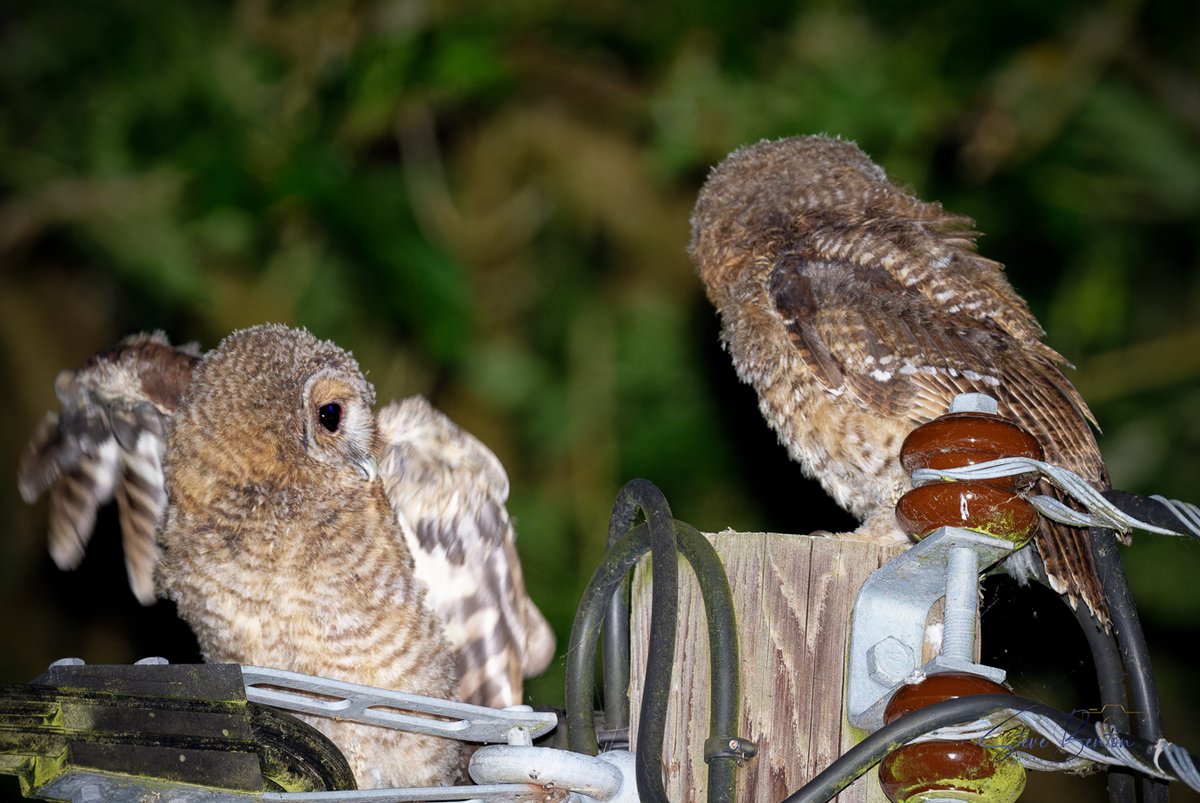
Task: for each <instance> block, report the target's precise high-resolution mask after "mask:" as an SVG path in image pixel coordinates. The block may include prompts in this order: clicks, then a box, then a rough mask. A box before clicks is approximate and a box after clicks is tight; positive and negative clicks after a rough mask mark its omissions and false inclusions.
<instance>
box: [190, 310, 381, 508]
mask: <svg viewBox="0 0 1200 803" xmlns="http://www.w3.org/2000/svg"><path fill="white" fill-rule="evenodd" d="M374 404H375V390H374V388H373V387H372V386H371V384H370V383H369V382H368V381H367V380H366V378H365V377H364V376H363V374H362V371H361V370H360V369H359V367H358V363H357V362H356V361H355V359H354V357H352V356H351V355H350V354H349V352H347V351H345V350H344V349H342V348H340V347H338V346H337V345H335V344H333V343H331V342H329V341H325V340H318V339H317V338H316V337H314V336H313V335H312V334H310V333H309V332H307V331H305V330H302V329H292V328H290V327H287V326H283V325H280V324H265V325H262V326H255V327H251V328H249V329H242V330H240V331H237V332H234V333H233V334H231V335H229V336H228V337H226V338H225V339H224V340H223V341H222V342H221V344H220V345H219V346H218V347H217V348H216V349H214V350H213V351H211V352H209V353H208V354H207V355H206V356H205V357H204V360H203V361H202V362H201V363H200V365H199V366H197V368H196V371H195V373H194V374H193V377H192V382H191V384H190V386H189V387H188V391H187V393H186V394H185V395H184V397H183V399H182V401H181V402H180V407H179V411H178V413H177V414H176V416H175V418H174V420H173V421H172V424H171V431H170V434H169V446H168V461H169V462H171V463H174V464H175V465H174V466H173V467H172V469H173V470H179V469H180V468H181V465H180V464H186V463H187V462H191V463H193V464H195V468H196V469H197V470H199V471H210V472H216V476H214V480H215V479H216V477H217V476H219V475H220V474H223V473H225V471H224V470H228V471H229V473H230V474H231V475H233V476H237V477H244V478H247V479H249V478H251V477H254V478H257V479H258V481H260V482H264V483H267V484H270V483H271V481H272V480H274V479H279V478H280V476H281V475H282V474H285V473H286V474H291V473H294V472H319V473H321V474H322V475H326V476H328V478H329V479H331V480H332V479H334V478H339V479H343V480H346V479H362V480H367V481H373V480H374V479H375V476H376V472H377V468H376V462H375V461H376V458H375V452H376V433H375V414H374V411H373V407H374ZM185 470H186V469H185Z"/></svg>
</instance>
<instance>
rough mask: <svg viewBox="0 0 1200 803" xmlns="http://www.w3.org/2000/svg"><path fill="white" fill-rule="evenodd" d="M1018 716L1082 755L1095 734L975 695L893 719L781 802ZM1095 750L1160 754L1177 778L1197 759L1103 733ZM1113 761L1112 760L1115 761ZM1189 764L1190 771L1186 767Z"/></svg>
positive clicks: (821, 791)
mask: <svg viewBox="0 0 1200 803" xmlns="http://www.w3.org/2000/svg"><path fill="white" fill-rule="evenodd" d="M1002 711H1004V712H1018V713H1020V714H1023V715H1033V716H1036V717H1041V718H1043V719H1046V720H1050V721H1051V722H1053V723H1055V724H1056V725H1058V726H1059V727H1060V728H1062V729H1063V731H1064V733H1065V734H1066V735H1068V736H1069V737H1070V739H1071V741H1070V742H1069V743H1068V742H1067V740H1064V744H1062V745H1060V746H1061V747H1063V749H1064V750H1066V749H1068V748H1072V749H1076V750H1078V751H1079V752H1083V747H1084V744H1085V742H1084V741H1083V740H1080V739H1079V734H1081V733H1085V732H1087V731H1088V729H1094V728H1095V726H1094V725H1093V724H1092V723H1089V722H1085V721H1084V720H1081V719H1077V718H1076V717H1073V716H1070V715H1068V714H1065V713H1063V712H1061V711H1058V710H1056V709H1053V708H1050V707H1049V706H1046V705H1043V704H1041V703H1038V702H1035V701H1033V700H1029V699H1027V698H1024V697H1018V696H1016V695H1009V694H979V695H973V696H969V697H959V698H956V699H953V700H943V701H942V702H939V703H934V704H932V705H929V706H926V707H924V708H920V709H917V710H916V711H912V712H910V713H908V714H905V715H903V716H901V717H897V718H896V719H894V720H892V721H891V722H889V723H888V724H886V725H884V726H883V727H882V728H880V729H879V730H877V731H875V732H874V733H872V734H871V735H870V736H868V737H867V738H865V739H864V740H863V741H861V742H859V743H858V744H857V745H855V746H854V747H852V748H850V749H849V750H847V751H846V752H845V753H843V754H842V755H841V756H840V757H839V758H838V759H837V760H835V761H834V762H833V763H832V764H830V765H829V766H828V767H826V768H825V769H824V770H823V771H822V772H820V773H819V774H817V775H816V776H815V777H813V778H812V780H810V781H809V782H808V783H806V784H805V785H804V786H803V787H801V788H800V789H798V790H796V791H795V792H794V793H792V794H791V795H789V796H788V797H787V798H785V799H784V801H783V803H824V801H828V800H831V799H833V797H834V796H836V795H837V794H838V793H839V792H841V791H843V790H844V789H846V787H848V786H850V784H852V783H854V781H855V780H857V779H858V778H859V777H860V776H861V775H862V774H863V773H865V772H866V771H867V770H869V769H870V768H871V767H873V766H875V765H876V764H878V763H879V762H880V761H882V760H883V759H884V758H885V757H887V755H888V754H889V753H891V752H892V751H893V750H896V749H897V748H899V747H902V746H903V745H905V744H907V743H908V742H911V741H913V740H915V739H917V738H919V737H921V736H924V735H926V734H929V733H932V732H934V731H936V730H938V729H940V728H944V727H947V726H950V725H954V724H957V723H963V722H975V721H976V720H979V719H982V718H984V717H988V716H990V715H992V714H995V713H997V712H1002ZM1001 730H1004V728H1003V726H1002V725H990V726H989V729H988V731H987V732H988V733H996V732H999V731H1001ZM1088 741H1089V742H1093V743H1094V745H1095V746H1093V747H1092V748H1091V751H1092V752H1097V750H1098V749H1103V748H1104V747H1105V746H1106V745H1119V749H1110V750H1107V751H1106V752H1107V754H1108V755H1109V756H1128V757H1130V758H1132V759H1134V760H1136V761H1137V762H1139V763H1140V764H1144V765H1146V766H1147V767H1148V768H1149V769H1156V770H1157V769H1158V768H1159V767H1160V766H1161V763H1162V762H1161V760H1160V758H1159V756H1160V753H1161V754H1162V755H1164V756H1166V757H1167V758H1168V763H1169V764H1170V766H1171V767H1172V769H1173V771H1174V773H1175V774H1176V775H1177V776H1180V777H1181V778H1184V777H1187V775H1188V774H1195V772H1196V768H1195V764H1196V761H1197V759H1196V758H1195V756H1192V755H1191V754H1190V753H1187V751H1184V750H1183V749H1182V748H1178V747H1177V746H1175V745H1170V744H1169V743H1156V742H1151V741H1148V740H1146V739H1142V738H1139V737H1135V736H1130V735H1127V734H1115V733H1111V732H1109V733H1107V737H1106V738H1105V739H1103V740H1101V739H1090V738H1089V739H1088ZM1114 760H1116V759H1114ZM1189 765H1191V766H1189Z"/></svg>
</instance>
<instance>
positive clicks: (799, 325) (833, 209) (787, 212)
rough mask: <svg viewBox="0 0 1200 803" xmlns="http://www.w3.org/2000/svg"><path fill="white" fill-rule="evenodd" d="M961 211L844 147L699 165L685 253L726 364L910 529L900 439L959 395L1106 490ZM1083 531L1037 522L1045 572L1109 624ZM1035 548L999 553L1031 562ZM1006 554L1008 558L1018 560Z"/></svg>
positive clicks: (1082, 427)
mask: <svg viewBox="0 0 1200 803" xmlns="http://www.w3.org/2000/svg"><path fill="white" fill-rule="evenodd" d="M975 237H976V234H975V232H974V231H973V229H972V221H971V220H969V219H968V218H965V217H962V216H959V215H954V214H950V213H948V212H946V211H945V210H943V209H942V207H941V205H940V204H936V203H925V202H922V201H920V200H918V199H916V198H914V197H913V196H912V195H910V194H909V193H907V192H905V191H903V190H901V189H899V188H897V187H895V186H894V185H892V184H891V183H890V182H889V181H888V179H887V176H886V175H885V174H884V172H883V170H881V169H880V168H879V167H878V166H876V165H875V164H874V163H872V162H871V160H870V159H869V158H868V157H867V156H866V155H865V154H864V153H863V152H862V151H861V150H859V149H858V147H856V146H855V145H854V144H853V143H850V142H845V141H841V140H837V139H831V138H828V137H822V136H810V137H795V138H792V139H785V140H781V141H775V142H761V143H759V144H757V145H754V146H751V147H747V148H744V149H742V150H740V151H737V152H735V153H733V154H732V155H730V156H729V157H728V158H727V159H726V160H725V161H724V162H722V163H721V164H720V165H719V166H718V167H717V168H715V169H714V170H713V172H712V174H711V175H710V176H709V178H708V181H707V182H706V184H705V186H704V188H703V190H702V191H701V193H700V196H699V199H698V200H697V203H696V208H695V211H694V213H693V216H692V240H691V245H690V253H691V256H692V260H693V262H694V263H695V265H696V268H697V270H698V272H699V274H700V277H701V279H702V280H703V281H704V284H705V287H706V288H707V291H708V297H709V299H710V300H711V301H712V302H713V304H714V305H715V306H716V308H717V310H718V312H719V313H720V316H721V321H722V340H723V342H724V345H725V347H726V348H727V349H728V350H729V353H730V355H731V356H732V357H733V362H734V365H735V367H736V369H737V373H738V376H739V377H740V378H741V379H742V380H743V381H744V382H747V383H749V384H751V385H752V386H753V387H754V388H755V390H756V391H757V392H758V398H759V406H760V409H761V410H762V413H763V415H764V416H765V417H766V419H767V421H768V423H769V424H770V425H771V426H772V427H773V428H774V429H775V431H776V433H777V434H778V435H779V439H780V441H781V442H782V443H783V444H784V445H785V446H786V447H787V449H788V452H789V454H790V455H791V457H792V459H794V460H796V461H797V462H799V463H800V465H801V466H802V467H803V468H804V470H805V472H806V473H807V474H809V475H810V476H814V477H816V478H817V479H818V480H819V481H820V482H821V484H822V485H823V486H824V487H825V490H826V491H828V492H829V493H830V494H831V495H832V496H833V497H834V499H835V500H837V502H838V503H839V504H840V505H842V507H844V508H846V509H847V510H848V511H850V512H851V513H853V514H854V515H856V516H858V517H859V518H860V519H861V520H863V521H864V522H865V523H864V525H863V528H862V530H861V531H863V532H869V533H872V534H876V535H882V536H885V537H887V536H894V537H896V538H898V539H904V538H905V536H904V534H903V533H902V532H901V531H900V529H899V526H898V525H897V523H896V519H895V516H894V508H895V504H896V500H897V499H898V498H899V497H900V496H901V495H902V494H903V493H904V492H905V491H906V490H908V489H909V488H910V487H911V485H910V481H909V477H908V475H907V474H906V473H905V471H904V470H903V468H901V465H900V462H899V452H900V445H901V443H902V442H903V440H904V438H905V437H906V436H907V435H908V433H909V432H911V431H912V430H913V429H914V428H915V427H917V426H918V425H920V424H923V423H925V422H927V421H929V420H931V419H933V418H935V417H937V416H939V415H942V414H943V413H945V412H946V410H947V407H948V406H949V403H950V401H951V400H952V399H953V397H954V396H955V395H957V394H959V393H965V392H980V393H986V394H988V395H990V396H992V397H994V398H996V399H997V400H998V401H999V405H1000V414H1001V415H1003V416H1006V417H1008V418H1009V419H1011V420H1013V421H1015V422H1016V423H1018V424H1019V425H1021V426H1023V427H1024V428H1026V429H1027V430H1029V431H1030V432H1031V433H1032V434H1033V435H1034V436H1035V437H1037V438H1038V440H1040V441H1041V443H1042V446H1043V448H1044V449H1045V452H1046V459H1047V460H1048V461H1049V462H1052V463H1057V464H1059V465H1062V466H1065V467H1067V468H1069V469H1071V470H1073V471H1075V472H1077V473H1078V474H1080V475H1082V476H1083V477H1084V478H1086V479H1087V480H1089V481H1090V482H1092V483H1093V484H1094V485H1096V486H1097V487H1106V486H1107V484H1108V477H1107V474H1106V472H1105V469H1104V464H1103V461H1102V459H1101V456H1100V452H1099V449H1098V448H1097V446H1096V441H1095V438H1094V436H1093V434H1092V431H1091V429H1090V427H1089V424H1093V425H1094V423H1095V421H1094V419H1093V417H1092V414H1091V412H1090V411H1089V410H1088V408H1087V405H1086V404H1085V403H1084V401H1083V399H1082V398H1081V397H1080V395H1079V393H1078V392H1077V391H1076V390H1075V388H1074V387H1073V386H1072V385H1071V383H1070V382H1069V381H1068V380H1067V379H1066V377H1064V376H1063V374H1062V372H1061V371H1060V369H1059V366H1061V365H1063V364H1065V362H1066V361H1065V360H1064V359H1063V358H1062V356H1061V355H1059V354H1058V353H1057V352H1056V351H1054V350H1053V349H1052V348H1050V347H1049V346H1047V345H1046V344H1045V343H1043V342H1042V337H1043V335H1044V332H1043V330H1042V328H1041V326H1039V325H1038V322H1037V321H1036V320H1035V319H1034V317H1033V315H1032V313H1031V312H1030V311H1029V307H1028V306H1027V305H1026V303H1025V302H1024V301H1023V300H1022V299H1021V298H1020V297H1019V296H1018V295H1017V294H1016V292H1014V290H1013V289H1012V287H1011V286H1010V285H1009V283H1008V281H1007V280H1006V279H1005V277H1004V275H1003V271H1002V268H1001V266H1000V265H999V264H998V263H996V262H993V261H991V260H989V259H985V258H984V257H982V256H980V255H979V254H978V253H976V250H975ZM1086 539H1087V532H1086V531H1084V530H1079V529H1074V528H1069V527H1065V526H1056V525H1055V526H1044V527H1043V531H1042V532H1041V534H1040V536H1039V537H1038V538H1037V539H1036V544H1037V549H1038V551H1039V552H1040V554H1041V558H1042V560H1043V562H1044V564H1045V569H1046V573H1047V575H1048V576H1049V579H1050V582H1051V584H1052V585H1053V587H1054V588H1055V590H1057V591H1058V592H1059V593H1062V594H1065V595H1067V597H1068V599H1069V600H1070V601H1071V602H1072V604H1075V602H1076V600H1078V599H1082V600H1083V601H1084V602H1085V603H1086V604H1087V606H1088V608H1089V609H1090V610H1091V611H1092V612H1093V614H1095V615H1096V616H1097V617H1098V618H1099V619H1100V620H1101V621H1106V620H1107V612H1106V608H1105V605H1104V599H1103V596H1102V594H1101V591H1100V587H1099V581H1098V579H1097V577H1096V571H1095V567H1094V565H1093V561H1092V554H1091V551H1090V549H1089V545H1088V542H1087V540H1086ZM1030 561H1031V558H1030V556H1029V550H1023V551H1022V552H1020V553H1017V554H1016V555H1014V556H1013V558H1012V559H1010V562H1009V565H1010V570H1011V571H1015V572H1016V573H1017V574H1018V576H1019V577H1027V576H1028V575H1029V573H1030V572H1031V571H1033V564H1032V563H1031V562H1030ZM1014 563H1015V565H1014Z"/></svg>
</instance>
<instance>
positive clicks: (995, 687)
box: [883, 672, 1012, 722]
mask: <svg viewBox="0 0 1200 803" xmlns="http://www.w3.org/2000/svg"><path fill="white" fill-rule="evenodd" d="M974 694H1012V692H1011V691H1010V690H1009V689H1008V687H1007V686H1004V685H1003V684H1000V683H996V682H995V681H992V680H988V679H987V678H985V677H983V676H982V675H972V674H971V673H970V672H937V673H935V674H932V675H928V676H926V677H925V679H924V680H922V681H920V682H919V683H911V684H905V685H903V686H901V687H900V688H899V689H897V690H896V693H895V694H894V695H892V699H891V700H890V701H889V702H888V704H887V708H886V709H884V712H883V721H884V722H891V721H892V720H893V719H895V718H896V717H899V716H902V715H904V714H907V713H908V712H909V711H916V710H917V709H918V708H924V707H925V706H927V705H933V704H934V703H940V702H941V701H942V700H955V699H957V698H959V697H970V696H971V695H974Z"/></svg>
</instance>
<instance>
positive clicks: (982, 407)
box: [950, 393, 1000, 415]
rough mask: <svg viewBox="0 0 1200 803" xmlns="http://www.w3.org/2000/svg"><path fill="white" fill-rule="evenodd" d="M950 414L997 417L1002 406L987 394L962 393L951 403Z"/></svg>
mask: <svg viewBox="0 0 1200 803" xmlns="http://www.w3.org/2000/svg"><path fill="white" fill-rule="evenodd" d="M950 412H952V413H991V414H992V415H996V414H997V413H998V412H1000V405H999V403H998V402H997V401H996V400H995V399H993V398H992V397H991V396H989V395H987V394H986V393H960V394H958V395H957V396H955V397H954V398H953V399H952V400H951V401H950Z"/></svg>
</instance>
